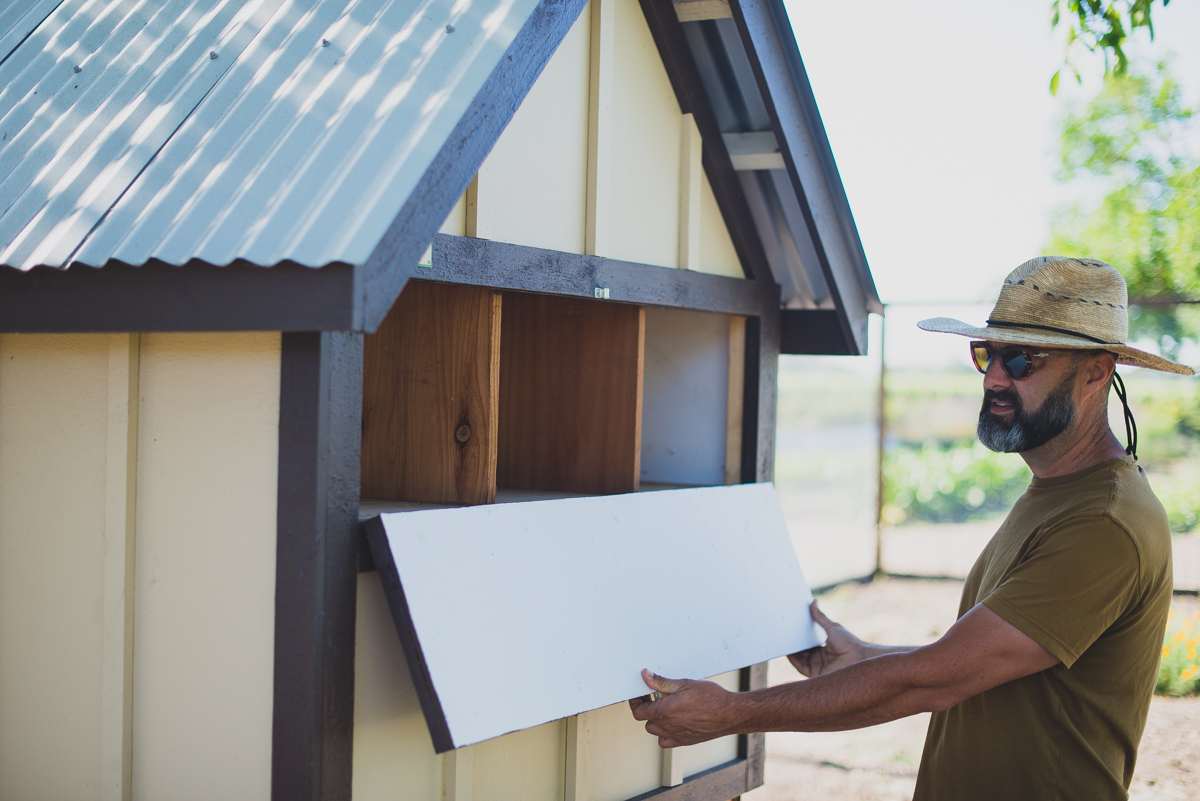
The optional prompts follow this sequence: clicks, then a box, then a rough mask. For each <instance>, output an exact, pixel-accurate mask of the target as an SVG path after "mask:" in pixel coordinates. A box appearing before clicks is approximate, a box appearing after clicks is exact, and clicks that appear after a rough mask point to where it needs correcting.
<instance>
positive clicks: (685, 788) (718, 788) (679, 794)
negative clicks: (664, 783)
mask: <svg viewBox="0 0 1200 801" xmlns="http://www.w3.org/2000/svg"><path fill="white" fill-rule="evenodd" d="M750 789H752V788H750V787H747V786H746V760H744V759H735V760H734V761H732V762H726V763H725V764H724V765H718V766H717V767H715V768H712V769H710V770H706V771H703V772H701V773H695V774H692V775H691V776H688V777H686V778H685V779H684V781H683V784H680V785H678V786H676V787H662V788H659V789H657V790H651V791H650V792H648V793H642V794H641V795H637V796H634V797H633V798H630V799H628V801H728V799H730V798H736V797H737V796H739V795H741V794H742V793H744V792H746V791H747V790H750Z"/></svg>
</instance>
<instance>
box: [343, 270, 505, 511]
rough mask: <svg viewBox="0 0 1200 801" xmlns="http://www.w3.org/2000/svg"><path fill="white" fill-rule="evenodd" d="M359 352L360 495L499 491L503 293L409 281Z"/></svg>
mask: <svg viewBox="0 0 1200 801" xmlns="http://www.w3.org/2000/svg"><path fill="white" fill-rule="evenodd" d="M365 339H366V344H365V352H364V355H363V370H364V377H363V435H362V488H363V497H367V498H381V499H386V500H394V501H429V502H433V503H461V504H476V503H491V502H492V501H493V500H495V497H496V434H497V419H498V418H497V413H496V408H497V401H498V397H499V396H498V386H499V376H500V374H499V358H500V350H499V347H500V294H499V293H498V292H495V291H493V290H490V289H485V288H479V287H466V286H451V285H447V284H430V283H426V282H423V281H413V282H410V283H409V285H408V286H407V287H406V288H405V290H404V292H403V293H402V294H401V296H400V299H399V300H398V301H397V303H396V305H395V307H393V309H392V311H391V313H389V314H388V316H387V318H386V319H385V320H384V322H383V325H381V326H380V327H379V330H378V331H377V332H375V333H374V334H368V335H367V336H366V338H365Z"/></svg>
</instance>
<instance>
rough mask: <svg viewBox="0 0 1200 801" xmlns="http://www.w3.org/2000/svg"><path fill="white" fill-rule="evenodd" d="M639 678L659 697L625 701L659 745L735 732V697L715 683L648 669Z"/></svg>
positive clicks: (673, 746) (674, 744) (699, 741)
mask: <svg viewBox="0 0 1200 801" xmlns="http://www.w3.org/2000/svg"><path fill="white" fill-rule="evenodd" d="M642 681H644V682H646V686H647V687H649V688H650V689H651V690H654V691H655V692H657V693H661V694H662V697H661V698H659V699H658V700H657V701H651V700H650V698H649V697H648V696H643V697H640V698H634V699H633V700H632V701H630V702H629V707H630V708H631V709H632V710H633V717H634V718H635V719H637V720H644V721H646V731H648V732H650V733H651V734H653V735H655V736H656V737H658V745H659V747H661V748H675V747H676V746H680V745H694V744H695V743H702V742H704V741H706V740H711V739H713V738H714V737H721V736H723V735H726V734H736V733H737V731H736V721H737V697H738V693H731V692H729V691H728V690H726V689H725V688H724V687H722V686H721V685H719V684H715V683H713V682H711V681H694V680H692V679H667V678H664V677H662V676H658V675H655V674H654V673H651V672H650V671H648V670H643V671H642Z"/></svg>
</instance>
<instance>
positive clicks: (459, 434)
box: [454, 423, 471, 443]
mask: <svg viewBox="0 0 1200 801" xmlns="http://www.w3.org/2000/svg"><path fill="white" fill-rule="evenodd" d="M454 438H455V439H456V440H458V441H459V442H462V443H465V442H466V441H467V440H469V439H470V438H471V427H470V426H469V425H466V424H465V423H464V424H463V425H461V426H459V427H458V428H457V429H456V430H455V431H454Z"/></svg>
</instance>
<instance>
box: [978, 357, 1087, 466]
mask: <svg viewBox="0 0 1200 801" xmlns="http://www.w3.org/2000/svg"><path fill="white" fill-rule="evenodd" d="M1074 386H1075V373H1074V372H1072V373H1071V374H1070V375H1068V376H1065V377H1064V378H1063V380H1062V382H1061V383H1060V384H1059V385H1058V386H1057V387H1055V388H1054V391H1053V392H1051V393H1050V394H1049V395H1047V396H1046V399H1045V400H1044V401H1042V405H1041V406H1040V407H1038V409H1037V410H1036V411H1033V412H1028V413H1027V412H1025V410H1024V409H1023V408H1022V407H1021V399H1020V398H1019V397H1018V396H1017V393H1016V392H1014V391H1012V390H1001V391H998V392H996V391H992V390H984V392H983V408H982V409H980V410H979V424H978V425H977V426H976V427H975V433H976V434H977V435H978V436H979V441H980V442H982V443H983V444H984V446H985V447H987V448H988V449H990V450H993V451H996V452H997V453H1024V452H1025V451H1031V450H1033V449H1034V448H1038V447H1041V446H1042V445H1045V444H1046V443H1047V442H1049V441H1050V440H1052V439H1054V438H1055V437H1057V436H1058V435H1059V434H1061V433H1062V432H1064V431H1066V430H1067V428H1068V427H1070V425H1071V423H1073V422H1075V405H1074V404H1073V403H1071V390H1072V389H1073V388H1074ZM992 400H1002V401H1005V402H1007V403H1011V404H1012V406H1013V414H1012V419H1011V420H1008V421H1005V420H1004V419H1003V418H1000V417H998V416H996V415H994V414H992V413H991V412H990V411H988V405H989V404H990V402H991V401H992Z"/></svg>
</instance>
